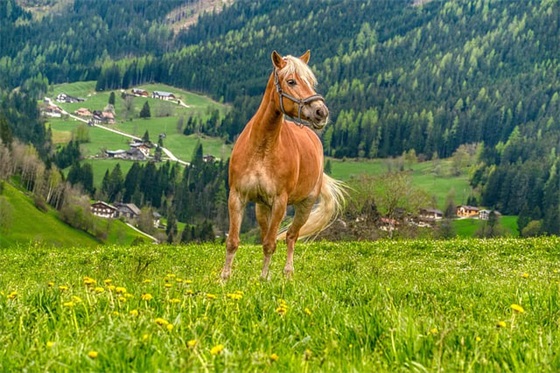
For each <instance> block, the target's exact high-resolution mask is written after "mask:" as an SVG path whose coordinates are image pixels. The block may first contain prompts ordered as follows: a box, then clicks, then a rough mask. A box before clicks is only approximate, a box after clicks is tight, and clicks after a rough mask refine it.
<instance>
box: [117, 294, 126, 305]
mask: <svg viewBox="0 0 560 373" xmlns="http://www.w3.org/2000/svg"><path fill="white" fill-rule="evenodd" d="M117 300H118V301H119V302H123V303H125V302H126V301H127V298H126V297H123V296H122V295H121V296H120V297H118V298H117Z"/></svg>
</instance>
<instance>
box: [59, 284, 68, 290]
mask: <svg viewBox="0 0 560 373" xmlns="http://www.w3.org/2000/svg"><path fill="white" fill-rule="evenodd" d="M58 290H60V291H66V290H68V286H66V285H60V286H59V287H58Z"/></svg>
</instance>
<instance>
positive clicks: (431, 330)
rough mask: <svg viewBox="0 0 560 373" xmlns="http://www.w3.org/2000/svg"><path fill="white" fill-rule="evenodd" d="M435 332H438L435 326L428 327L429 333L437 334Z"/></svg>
mask: <svg viewBox="0 0 560 373" xmlns="http://www.w3.org/2000/svg"><path fill="white" fill-rule="evenodd" d="M437 333H438V330H437V328H432V329H430V334H437Z"/></svg>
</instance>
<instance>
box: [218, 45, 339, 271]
mask: <svg viewBox="0 0 560 373" xmlns="http://www.w3.org/2000/svg"><path fill="white" fill-rule="evenodd" d="M309 57H310V52H309V51H307V52H306V53H305V54H304V55H303V56H301V57H300V58H296V57H293V56H286V57H282V56H280V55H279V54H278V53H277V52H276V51H274V52H272V63H273V65H274V66H273V69H274V70H273V72H272V73H271V75H270V78H269V79H268V84H267V86H266V91H265V93H264V96H263V99H262V102H261V104H260V106H259V109H258V110H257V112H256V114H255V115H254V116H253V118H252V119H251V120H250V121H249V123H247V125H246V126H245V129H244V130H243V132H241V135H239V138H238V139H237V141H236V143H235V146H234V148H233V152H232V154H231V158H230V165H229V186H230V192H229V200H228V208H229V234H228V237H227V242H226V261H225V265H224V268H223V270H222V278H223V279H227V278H228V277H229V276H230V274H231V266H232V262H233V258H234V256H235V252H236V251H237V248H238V247H239V229H240V227H241V220H242V218H243V211H244V208H245V205H246V204H247V202H249V201H252V202H255V205H256V216H257V221H258V223H259V226H260V229H261V239H262V245H263V252H264V261H263V267H262V272H261V278H268V267H269V264H270V259H271V257H272V254H273V253H274V252H275V251H276V240H277V239H282V238H286V243H287V259H286V266H285V267H284V273H285V274H286V275H287V276H290V275H291V274H292V273H293V271H294V266H293V255H294V246H295V242H296V240H297V239H298V238H301V237H306V236H312V235H316V234H317V233H319V232H320V231H321V230H323V229H324V228H325V227H326V226H328V225H329V224H330V222H331V221H332V220H333V219H334V218H335V217H336V215H337V214H338V213H339V211H340V210H341V208H342V205H343V203H344V189H343V186H342V184H341V183H340V182H339V181H336V180H334V179H332V178H330V177H329V176H327V175H325V174H324V173H323V146H322V144H321V141H320V140H319V137H318V136H317V135H316V134H315V133H314V132H313V131H312V130H311V129H309V128H308V127H306V126H304V124H306V125H310V126H312V127H313V128H315V129H321V128H323V127H324V126H325V125H326V124H327V121H328V115H329V110H328V108H327V106H326V105H325V100H324V99H323V97H322V96H320V95H318V94H317V93H316V92H315V89H314V86H315V85H316V79H315V76H314V74H313V72H312V71H311V69H310V68H309V67H308V66H307V63H308V62H309ZM284 116H287V117H290V119H291V121H288V120H286V119H285V117H284ZM317 201H319V203H318V204H317V205H316V202H317ZM288 205H293V206H294V212H295V214H294V218H293V221H292V223H291V225H290V227H289V228H288V229H287V231H285V232H283V233H281V234H278V228H279V226H280V223H281V222H282V219H283V218H284V215H285V213H286V208H287V206H288ZM315 205H316V206H315ZM314 206H315V208H314Z"/></svg>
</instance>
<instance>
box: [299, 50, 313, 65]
mask: <svg viewBox="0 0 560 373" xmlns="http://www.w3.org/2000/svg"><path fill="white" fill-rule="evenodd" d="M310 57H311V51H310V50H309V49H308V50H307V52H305V53H304V54H302V55H301V57H300V58H299V59H300V60H302V61H303V62H305V63H306V64H307V63H309V58H310Z"/></svg>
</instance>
